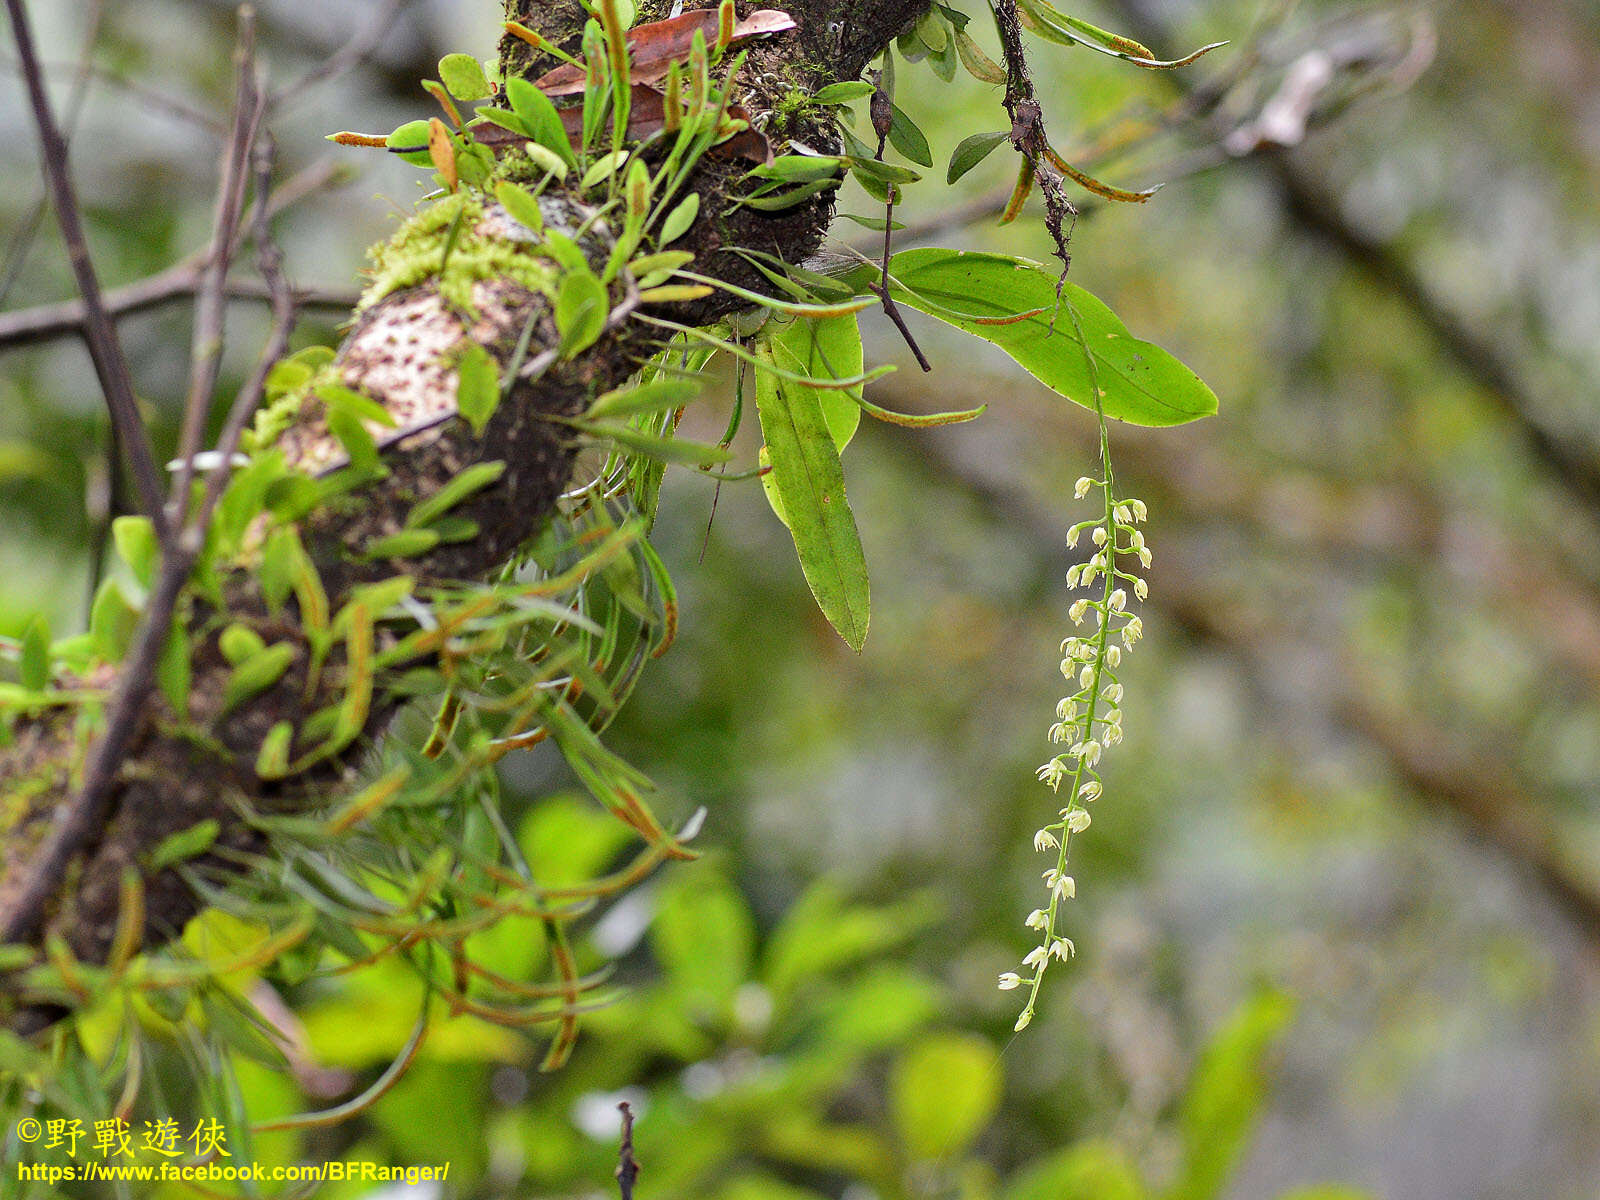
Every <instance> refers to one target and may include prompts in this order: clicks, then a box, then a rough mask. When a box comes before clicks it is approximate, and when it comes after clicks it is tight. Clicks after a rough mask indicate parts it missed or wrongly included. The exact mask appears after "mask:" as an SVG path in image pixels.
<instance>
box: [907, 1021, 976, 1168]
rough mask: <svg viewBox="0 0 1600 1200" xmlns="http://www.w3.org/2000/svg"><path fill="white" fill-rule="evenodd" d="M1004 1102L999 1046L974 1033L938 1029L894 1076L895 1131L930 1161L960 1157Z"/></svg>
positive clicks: (916, 1153)
mask: <svg viewBox="0 0 1600 1200" xmlns="http://www.w3.org/2000/svg"><path fill="white" fill-rule="evenodd" d="M999 1103H1000V1072H999V1071H998V1070H996V1064H995V1053H994V1049H993V1048H992V1047H991V1046H990V1045H989V1043H988V1042H986V1041H984V1040H983V1039H982V1038H979V1037H976V1036H974V1035H972V1034H959V1033H946V1034H938V1035H935V1036H934V1037H931V1038H928V1039H927V1040H925V1041H922V1042H919V1043H917V1044H916V1045H914V1046H912V1047H911V1048H910V1049H909V1050H907V1051H906V1053H905V1054H903V1055H902V1056H901V1057H900V1059H899V1061H898V1062H896V1063H895V1065H894V1070H893V1072H892V1073H891V1075H890V1078H889V1106H890V1111H891V1112H892V1113H893V1114H894V1125H895V1132H897V1133H898V1134H899V1135H900V1140H901V1141H902V1142H903V1143H904V1144H905V1147H906V1149H907V1150H908V1151H909V1152H910V1154H911V1156H912V1157H913V1158H917V1159H921V1160H923V1161H924V1162H934V1161H944V1160H946V1159H956V1158H959V1157H960V1156H961V1155H962V1154H964V1153H965V1152H966V1150H967V1148H968V1147H969V1146H971V1145H972V1143H973V1141H974V1140H976V1138H977V1136H978V1135H979V1134H980V1133H982V1132H983V1128H984V1126H985V1125H987V1124H988V1123H989V1121H990V1119H991V1118H992V1117H993V1116H994V1113H995V1109H996V1107H997V1106H998V1105H999Z"/></svg>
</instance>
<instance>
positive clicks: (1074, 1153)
mask: <svg viewBox="0 0 1600 1200" xmlns="http://www.w3.org/2000/svg"><path fill="white" fill-rule="evenodd" d="M1146 1195H1147V1193H1146V1191H1145V1187H1144V1184H1143V1182H1141V1181H1140V1179H1139V1173H1138V1172H1137V1171H1136V1170H1134V1168H1133V1165H1132V1164H1131V1163H1129V1162H1128V1159H1127V1156H1126V1155H1124V1154H1123V1153H1122V1151H1121V1150H1120V1149H1118V1148H1117V1147H1116V1146H1113V1145H1111V1144H1110V1143H1109V1142H1099V1141H1091V1142H1080V1143H1078V1144H1077V1145H1076V1146H1071V1147H1068V1148H1067V1149H1065V1150H1061V1151H1058V1152H1056V1153H1055V1154H1051V1155H1047V1156H1046V1157H1045V1158H1043V1159H1040V1160H1039V1161H1037V1162H1034V1163H1031V1164H1029V1165H1028V1166H1026V1167H1024V1168H1023V1169H1022V1170H1021V1171H1019V1172H1018V1173H1017V1175H1016V1176H1015V1177H1014V1178H1013V1179H1012V1181H1011V1184H1010V1186H1009V1187H1007V1188H1006V1191H1005V1200H1144V1198H1145V1196H1146Z"/></svg>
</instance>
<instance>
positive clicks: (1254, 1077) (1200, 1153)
mask: <svg viewBox="0 0 1600 1200" xmlns="http://www.w3.org/2000/svg"><path fill="white" fill-rule="evenodd" d="M1293 1017H1294V1001H1293V1000H1291V999H1290V998H1289V997H1288V996H1286V995H1285V994H1283V993H1282V992H1275V991H1270V990H1267V991H1262V992H1260V993H1259V994H1257V995H1256V996H1254V997H1252V998H1251V999H1249V1000H1246V1001H1245V1002H1244V1003H1243V1004H1241V1005H1240V1006H1239V1008H1238V1009H1237V1010H1236V1011H1235V1012H1234V1014H1233V1015H1232V1016H1231V1017H1229V1018H1228V1020H1227V1022H1226V1023H1224V1025H1223V1027H1222V1028H1221V1029H1220V1030H1219V1031H1218V1032H1217V1033H1216V1035H1215V1036H1213V1037H1212V1039H1211V1042H1210V1044H1209V1045H1207V1046H1206V1048H1205V1050H1204V1052H1203V1053H1202V1054H1201V1056H1200V1062H1199V1065H1198V1066H1196V1067H1195V1071H1194V1077H1193V1078H1192V1079H1191V1080H1190V1082H1189V1091H1188V1094H1187V1095H1186V1096H1185V1097H1184V1100H1183V1107H1182V1109H1181V1110H1180V1112H1179V1114H1178V1127H1179V1129H1180V1131H1181V1132H1182V1135H1183V1165H1182V1167H1181V1168H1180V1170H1179V1172H1178V1179H1177V1181H1176V1182H1175V1183H1174V1185H1173V1187H1172V1189H1171V1191H1170V1192H1168V1197H1169V1200H1215V1197H1217V1196H1219V1195H1221V1194H1222V1189H1223V1186H1224V1185H1225V1184H1226V1183H1227V1181H1228V1177H1229V1175H1230V1174H1231V1173H1232V1171H1233V1168H1234V1166H1235V1165H1236V1164H1237V1163H1238V1160H1239V1156H1240V1154H1242V1153H1243V1152H1244V1149H1245V1146H1246V1144H1247V1142H1248V1139H1249V1137H1250V1133H1251V1131H1252V1130H1253V1129H1254V1128H1255V1124H1256V1119H1257V1118H1258V1117H1259V1116H1260V1113H1261V1105H1262V1101H1263V1100H1264V1099H1265V1096H1266V1087H1267V1084H1266V1071H1267V1058H1268V1055H1269V1053H1270V1052H1271V1050H1272V1047H1273V1046H1274V1045H1275V1044H1276V1042H1277V1040H1278V1037H1279V1035H1280V1034H1281V1033H1282V1032H1283V1030H1284V1028H1285V1027H1286V1026H1287V1025H1288V1024H1289V1022H1290V1020H1291V1019H1293Z"/></svg>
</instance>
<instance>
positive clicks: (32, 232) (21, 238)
mask: <svg viewBox="0 0 1600 1200" xmlns="http://www.w3.org/2000/svg"><path fill="white" fill-rule="evenodd" d="M104 16H105V3H104V0H94V3H93V4H91V5H89V20H88V31H87V32H86V33H85V34H84V37H83V49H82V50H81V51H80V52H79V54H78V62H77V64H76V65H75V66H74V67H73V69H72V91H71V92H70V93H69V94H68V96H67V107H66V112H65V115H64V116H63V119H62V122H61V125H62V130H63V133H62V137H63V139H64V140H66V141H68V142H70V141H71V140H72V131H73V130H74V129H76V128H77V127H78V117H79V116H80V115H81V114H82V112H83V102H84V99H85V98H86V97H87V96H88V94H89V80H90V79H91V78H93V76H94V44H95V42H96V41H97V40H98V39H99V37H100V20H101V18H102V17H104ZM49 205H50V197H49V195H48V193H46V191H45V189H44V187H43V186H40V187H39V188H38V190H37V191H36V192H35V194H34V198H33V201H32V203H30V204H29V205H28V215H27V216H26V217H24V218H23V219H22V222H21V224H20V225H18V227H17V231H16V233H15V234H14V235H13V236H12V238H11V245H10V246H8V247H7V248H6V271H5V279H4V280H3V281H0V304H4V303H5V300H6V297H7V296H9V295H11V289H12V288H14V287H16V286H17V280H18V279H20V278H21V277H22V268H23V266H24V264H26V263H27V261H28V251H29V250H31V249H33V239H34V238H35V237H36V236H37V235H38V233H39V226H40V224H41V223H42V222H43V221H44V215H45V211H46V210H47V209H48V208H49Z"/></svg>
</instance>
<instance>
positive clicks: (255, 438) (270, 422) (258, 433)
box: [239, 362, 344, 454]
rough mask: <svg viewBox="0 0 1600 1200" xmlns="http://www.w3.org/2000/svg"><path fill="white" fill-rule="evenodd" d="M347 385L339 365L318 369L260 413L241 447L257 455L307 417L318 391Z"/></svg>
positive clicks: (246, 451) (261, 409)
mask: <svg viewBox="0 0 1600 1200" xmlns="http://www.w3.org/2000/svg"><path fill="white" fill-rule="evenodd" d="M343 382H344V379H343V377H342V376H341V374H340V371H339V367H338V365H337V364H335V363H332V362H329V363H325V364H324V365H323V366H320V367H318V368H317V369H316V370H315V371H313V372H312V373H311V377H310V378H309V379H307V380H306V381H305V382H304V383H302V384H300V385H298V386H297V387H292V388H290V389H289V390H288V391H286V392H284V393H283V395H281V396H279V397H277V399H275V400H273V401H271V402H270V403H268V404H264V405H262V406H261V408H259V409H258V410H257V411H256V417H255V422H254V423H253V424H252V425H251V427H250V428H249V429H247V430H245V434H244V437H243V438H241V439H240V444H239V448H240V449H241V450H243V451H244V452H245V453H246V454H256V453H258V452H259V451H261V450H264V449H266V448H267V447H268V446H271V445H274V444H276V442H277V440H278V439H279V438H280V437H282V436H283V435H284V433H286V432H287V431H288V429H289V427H290V426H292V425H294V424H295V423H296V422H298V421H299V420H300V418H301V417H302V416H303V415H305V408H306V404H307V403H308V402H309V401H311V400H313V399H314V398H315V397H316V394H317V391H318V389H320V388H322V387H325V386H327V385H328V384H333V383H340V384H342V383H343ZM318 403H319V404H320V403H321V401H318Z"/></svg>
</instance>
